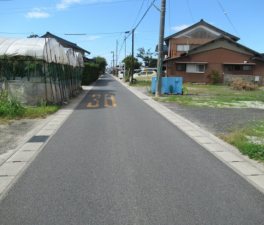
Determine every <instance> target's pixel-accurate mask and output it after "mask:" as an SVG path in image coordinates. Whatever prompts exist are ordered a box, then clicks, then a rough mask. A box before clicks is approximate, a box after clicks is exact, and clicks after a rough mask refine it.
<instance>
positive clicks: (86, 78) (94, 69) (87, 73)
mask: <svg viewBox="0 0 264 225" xmlns="http://www.w3.org/2000/svg"><path fill="white" fill-rule="evenodd" d="M99 70H100V69H99V65H98V64H91V63H85V67H84V71H83V78H82V85H89V84H91V83H93V82H94V81H96V80H97V79H98V77H99V75H100V72H99Z"/></svg>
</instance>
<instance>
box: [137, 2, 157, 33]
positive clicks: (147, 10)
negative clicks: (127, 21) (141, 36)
mask: <svg viewBox="0 0 264 225" xmlns="http://www.w3.org/2000/svg"><path fill="white" fill-rule="evenodd" d="M155 1H156V0H153V2H152V3H154V2H155ZM152 3H151V4H150V6H149V7H148V9H147V11H146V12H145V14H144V15H143V16H142V18H141V20H140V21H139V22H138V24H137V26H136V27H135V28H134V30H136V29H137V27H138V26H139V24H140V23H141V22H142V20H143V19H144V17H145V16H146V15H147V13H148V11H149V9H150V8H151V6H152Z"/></svg>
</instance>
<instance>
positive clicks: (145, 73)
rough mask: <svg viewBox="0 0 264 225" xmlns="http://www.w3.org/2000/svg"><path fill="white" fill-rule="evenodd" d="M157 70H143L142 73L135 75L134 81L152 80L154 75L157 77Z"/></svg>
mask: <svg viewBox="0 0 264 225" xmlns="http://www.w3.org/2000/svg"><path fill="white" fill-rule="evenodd" d="M156 76H157V72H156V71H155V70H153V69H147V70H146V71H141V72H140V73H138V74H136V75H133V80H134V81H151V78H152V77H156Z"/></svg>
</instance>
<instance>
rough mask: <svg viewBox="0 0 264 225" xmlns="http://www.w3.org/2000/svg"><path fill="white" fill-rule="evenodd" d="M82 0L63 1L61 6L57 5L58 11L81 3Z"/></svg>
mask: <svg viewBox="0 0 264 225" xmlns="http://www.w3.org/2000/svg"><path fill="white" fill-rule="evenodd" d="M81 1H82V0H61V2H60V3H59V4H57V5H56V8H57V9H58V10H62V9H67V8H68V7H69V6H70V5H72V4H75V3H80V2H81Z"/></svg>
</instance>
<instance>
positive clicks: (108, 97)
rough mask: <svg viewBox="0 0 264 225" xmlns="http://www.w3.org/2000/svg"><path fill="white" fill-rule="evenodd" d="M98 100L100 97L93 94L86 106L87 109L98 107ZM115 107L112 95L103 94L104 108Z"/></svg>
mask: <svg viewBox="0 0 264 225" xmlns="http://www.w3.org/2000/svg"><path fill="white" fill-rule="evenodd" d="M100 99H101V95H100V94H93V95H92V100H91V102H89V103H88V104H87V107H88V108H98V107H99V106H100V103H99V102H100ZM111 106H112V107H116V101H115V97H114V95H113V94H105V95H104V107H106V108H108V107H111Z"/></svg>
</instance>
